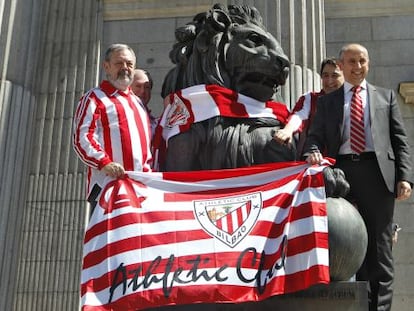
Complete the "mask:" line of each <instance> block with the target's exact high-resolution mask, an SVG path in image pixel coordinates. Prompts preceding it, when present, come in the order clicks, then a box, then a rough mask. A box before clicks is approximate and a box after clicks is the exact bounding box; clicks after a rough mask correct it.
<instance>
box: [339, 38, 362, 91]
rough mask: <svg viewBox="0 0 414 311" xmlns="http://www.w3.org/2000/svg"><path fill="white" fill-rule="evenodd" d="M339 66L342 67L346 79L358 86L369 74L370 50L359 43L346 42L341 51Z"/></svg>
mask: <svg viewBox="0 0 414 311" xmlns="http://www.w3.org/2000/svg"><path fill="white" fill-rule="evenodd" d="M339 67H340V68H341V69H342V72H343V74H344V78H345V81H347V82H349V83H350V84H352V85H354V86H357V85H360V84H361V82H362V81H363V80H364V79H365V77H366V76H367V75H368V70H369V56H368V50H367V49H366V48H365V47H364V46H362V45H361V44H358V43H350V44H346V45H344V46H343V47H342V49H341V51H340V52H339Z"/></svg>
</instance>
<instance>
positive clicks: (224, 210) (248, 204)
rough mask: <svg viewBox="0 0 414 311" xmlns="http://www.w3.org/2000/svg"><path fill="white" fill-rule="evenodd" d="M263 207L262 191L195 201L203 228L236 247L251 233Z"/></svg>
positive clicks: (198, 217)
mask: <svg viewBox="0 0 414 311" xmlns="http://www.w3.org/2000/svg"><path fill="white" fill-rule="evenodd" d="M261 209H262V197H261V194H260V192H258V193H250V194H247V195H242V196H234V197H225V198H218V199H212V200H203V201H194V212H195V215H196V218H197V220H198V221H199V222H200V224H201V225H202V227H203V229H204V230H205V231H206V232H207V233H208V234H210V235H211V236H213V237H215V238H217V239H219V240H220V241H222V242H223V243H224V244H226V245H228V246H230V247H235V246H236V245H237V244H238V243H240V242H241V241H242V240H243V239H244V238H245V237H246V236H247V235H248V234H249V232H250V231H251V230H252V228H253V227H254V225H255V223H256V220H257V218H258V217H259V214H260V211H261Z"/></svg>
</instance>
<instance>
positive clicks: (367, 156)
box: [336, 152, 376, 162]
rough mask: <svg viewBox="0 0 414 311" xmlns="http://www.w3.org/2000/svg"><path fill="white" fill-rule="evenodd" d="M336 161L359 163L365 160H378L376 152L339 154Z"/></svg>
mask: <svg viewBox="0 0 414 311" xmlns="http://www.w3.org/2000/svg"><path fill="white" fill-rule="evenodd" d="M336 159H337V160H341V161H353V162H358V161H363V160H374V159H376V155H375V152H362V153H360V154H354V153H350V154H338V156H337V157H336Z"/></svg>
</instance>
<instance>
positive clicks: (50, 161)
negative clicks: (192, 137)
mask: <svg viewBox="0 0 414 311" xmlns="http://www.w3.org/2000/svg"><path fill="white" fill-rule="evenodd" d="M101 7H102V1H101V0H97V1H84V0H71V1H61V0H28V1H25V2H24V3H21V1H17V0H15V1H14V0H12V1H1V4H0V19H1V20H2V23H0V25H3V28H2V29H1V32H0V41H1V49H0V53H1V55H0V56H1V57H0V58H1V60H2V61H3V63H1V67H0V69H1V72H2V82H1V88H0V95H1V101H0V127H1V131H0V142H1V148H0V169H1V175H0V178H1V183H0V185H1V186H0V187H1V188H0V202H1V208H0V253H1V254H2V256H0V268H1V274H0V310H16V311H17V310H18V311H20V310H21V311H25V310H31V311H48V310H50V311H52V310H53V311H55V310H77V309H78V306H79V284H80V280H79V278H80V269H81V260H82V254H81V250H82V238H83V233H84V218H85V215H86V211H85V207H86V204H85V200H84V198H85V182H84V179H85V176H84V172H85V167H84V165H83V164H80V163H79V161H78V160H77V158H76V156H75V155H74V153H73V151H72V146H71V133H72V116H73V112H74V109H75V106H76V103H77V101H78V100H79V98H80V96H81V95H82V94H83V93H84V92H85V90H87V89H90V88H91V87H93V86H96V84H97V82H98V72H99V70H98V69H99V68H98V66H100V54H101V51H100V48H101V47H100V43H101V41H102V27H103V26H102V25H103V19H102V16H101V12H102V8H101ZM14 16H16V17H15V19H13V18H14Z"/></svg>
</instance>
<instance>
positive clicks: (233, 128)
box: [161, 4, 296, 171]
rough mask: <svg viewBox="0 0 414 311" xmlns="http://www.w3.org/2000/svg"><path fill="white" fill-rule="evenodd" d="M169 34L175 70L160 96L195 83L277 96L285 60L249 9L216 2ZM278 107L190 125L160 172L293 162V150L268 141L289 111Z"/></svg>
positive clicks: (269, 97) (261, 98) (255, 95)
mask: <svg viewBox="0 0 414 311" xmlns="http://www.w3.org/2000/svg"><path fill="white" fill-rule="evenodd" d="M175 35H176V39H177V43H176V44H175V45H174V46H173V49H172V51H171V52H170V58H171V60H172V62H173V63H174V64H175V65H176V66H175V67H174V68H173V69H172V70H171V71H170V72H169V73H168V74H167V76H166V78H165V80H164V83H163V88H162V96H163V97H167V96H168V95H169V94H173V93H175V92H177V91H180V90H182V89H186V88H188V87H191V86H195V85H217V86H220V87H222V88H223V89H229V90H232V91H234V93H237V94H242V95H244V96H247V97H249V98H252V99H255V100H257V101H259V102H266V101H271V100H272V99H273V98H275V97H277V95H276V94H277V92H276V91H277V88H278V86H280V85H283V84H284V83H285V81H286V78H287V76H288V72H289V59H288V58H287V56H286V55H285V54H284V52H283V50H282V48H281V46H280V44H279V42H278V41H277V40H276V39H275V38H274V37H273V36H272V34H270V33H269V32H267V31H266V29H265V27H264V26H263V24H262V18H261V15H260V13H259V12H258V10H257V9H256V8H254V7H250V6H244V5H243V6H239V5H229V6H227V7H226V6H223V5H220V4H216V5H214V6H213V7H212V9H211V10H210V11H208V12H205V13H200V14H198V15H196V16H195V17H194V19H193V21H192V22H190V23H188V24H187V25H185V26H183V27H179V28H178V29H177V30H176V32H175ZM233 100H234V101H237V98H233ZM172 101H174V99H172ZM195 104H196V105H204V103H195ZM274 104H275V105H276V103H274ZM276 109H277V110H279V111H278V113H276V114H277V117H270V118H269V117H258V118H251V117H248V118H247V117H243V116H238V117H237V118H229V117H226V116H222V115H217V116H214V117H211V118H209V119H207V120H203V121H201V122H196V123H193V124H192V126H191V128H190V129H189V130H188V131H186V132H184V133H180V135H176V136H174V137H172V138H171V139H170V140H169V142H168V146H169V147H168V150H167V154H166V159H165V166H161V169H163V170H170V171H171V170H175V171H176V170H180V171H185V170H199V169H217V168H233V167H240V166H248V165H253V164H261V163H268V162H280V161H290V160H294V159H295V152H296V150H295V146H294V145H289V146H284V145H280V144H278V143H277V142H276V141H274V140H273V139H272V137H273V134H274V131H276V130H277V129H279V128H280V127H282V126H283V125H284V122H285V119H286V117H287V113H288V111H287V108H286V107H285V105H284V104H279V106H278V107H277V108H276ZM175 110H177V109H175ZM183 150H185V152H183Z"/></svg>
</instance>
